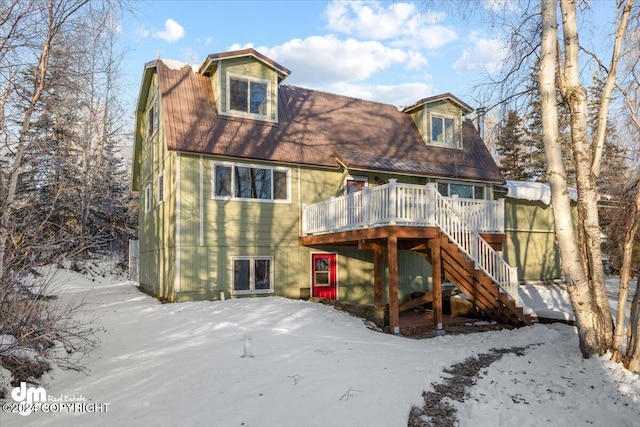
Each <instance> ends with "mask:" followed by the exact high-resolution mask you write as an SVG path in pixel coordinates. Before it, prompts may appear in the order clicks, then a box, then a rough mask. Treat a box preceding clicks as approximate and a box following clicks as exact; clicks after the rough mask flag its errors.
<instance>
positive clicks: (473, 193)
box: [438, 181, 485, 200]
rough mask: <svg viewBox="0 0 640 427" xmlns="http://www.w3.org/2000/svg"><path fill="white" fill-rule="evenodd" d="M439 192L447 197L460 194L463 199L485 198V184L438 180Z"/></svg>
mask: <svg viewBox="0 0 640 427" xmlns="http://www.w3.org/2000/svg"><path fill="white" fill-rule="evenodd" d="M438 192H439V193H440V194H442V195H443V196H445V197H451V196H458V197H460V198H463V199H478V200H482V199H484V198H485V189H484V185H479V184H463V183H460V182H446V181H440V182H438Z"/></svg>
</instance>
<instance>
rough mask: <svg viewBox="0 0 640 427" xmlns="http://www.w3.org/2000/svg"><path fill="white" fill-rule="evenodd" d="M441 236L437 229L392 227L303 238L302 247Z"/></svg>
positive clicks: (301, 239)
mask: <svg viewBox="0 0 640 427" xmlns="http://www.w3.org/2000/svg"><path fill="white" fill-rule="evenodd" d="M438 236H439V230H438V228H436V227H405V226H398V225H390V226H387V227H375V228H364V229H360V230H348V231H339V232H337V233H328V234H318V235H314V236H301V237H300V244H301V245H302V246H314V245H356V244H358V243H359V242H360V241H363V240H364V241H367V240H385V239H388V238H389V237H396V238H397V239H433V238H435V237H438Z"/></svg>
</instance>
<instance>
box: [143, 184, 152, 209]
mask: <svg viewBox="0 0 640 427" xmlns="http://www.w3.org/2000/svg"><path fill="white" fill-rule="evenodd" d="M144 211H145V213H147V212H151V184H148V185H147V186H146V187H145V189H144Z"/></svg>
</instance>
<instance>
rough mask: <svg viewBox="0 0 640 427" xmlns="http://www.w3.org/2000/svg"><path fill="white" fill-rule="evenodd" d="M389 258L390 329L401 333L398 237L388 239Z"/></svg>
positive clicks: (393, 332)
mask: <svg viewBox="0 0 640 427" xmlns="http://www.w3.org/2000/svg"><path fill="white" fill-rule="evenodd" d="M387 260H388V262H389V331H390V332H391V333H392V334H396V335H398V334H400V304H399V299H398V237H397V236H389V238H388V239H387Z"/></svg>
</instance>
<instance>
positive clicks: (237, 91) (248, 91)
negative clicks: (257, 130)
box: [227, 73, 271, 119]
mask: <svg viewBox="0 0 640 427" xmlns="http://www.w3.org/2000/svg"><path fill="white" fill-rule="evenodd" d="M270 86H271V82H270V81H269V80H262V79H257V78H251V77H246V76H240V75H236V74H231V73H229V74H227V111H228V112H230V113H240V114H241V115H244V116H248V117H256V118H260V119H264V118H266V117H268V116H269V110H270V108H269V106H270V102H271V99H270V98H271V97H270V90H269V88H270Z"/></svg>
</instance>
